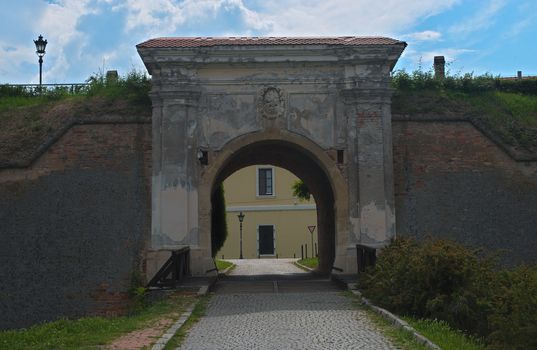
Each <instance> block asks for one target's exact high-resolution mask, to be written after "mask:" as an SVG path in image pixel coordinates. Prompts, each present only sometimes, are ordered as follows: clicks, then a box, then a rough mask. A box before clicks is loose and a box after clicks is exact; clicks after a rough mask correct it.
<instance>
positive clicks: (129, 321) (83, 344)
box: [0, 294, 194, 350]
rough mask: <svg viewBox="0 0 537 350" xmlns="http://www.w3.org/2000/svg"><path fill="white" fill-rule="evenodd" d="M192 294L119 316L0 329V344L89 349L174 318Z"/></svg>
mask: <svg viewBox="0 0 537 350" xmlns="http://www.w3.org/2000/svg"><path fill="white" fill-rule="evenodd" d="M193 300H194V297H193V296H189V295H180V294H174V295H172V296H170V297H169V298H166V299H164V300H161V301H158V302H156V303H154V304H152V305H150V306H146V307H143V308H142V309H141V310H140V311H138V312H137V313H136V314H133V315H130V316H123V317H112V318H103V317H85V318H80V319H76V320H68V319H62V320H58V321H54V322H49V323H44V324H40V325H35V326H33V327H30V328H27V329H21V330H11V331H1V332H0V348H1V349H10V350H17V349H21V350H23V349H24V350H26V349H36V350H41V349H89V348H95V347H97V346H101V345H105V344H107V343H110V342H111V341H113V340H114V339H116V338H118V337H120V336H122V335H124V334H127V333H129V332H132V331H134V330H137V329H141V328H144V327H147V326H150V325H151V324H153V323H154V322H156V321H157V320H158V319H160V318H162V317H164V316H165V317H166V318H173V319H178V318H179V316H180V315H181V313H182V312H183V311H184V309H185V308H186V306H187V305H188V304H189V303H191V302H192V301H193Z"/></svg>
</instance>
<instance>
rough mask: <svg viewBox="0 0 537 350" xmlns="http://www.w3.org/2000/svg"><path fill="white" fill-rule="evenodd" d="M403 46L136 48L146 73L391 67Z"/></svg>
mask: <svg viewBox="0 0 537 350" xmlns="http://www.w3.org/2000/svg"><path fill="white" fill-rule="evenodd" d="M404 48H405V46H404V45H403V44H394V45H364V46H350V47H348V46H344V47H328V46H324V45H297V46H271V45H267V46H218V47H193V48H141V47H139V48H138V53H139V54H140V56H141V57H142V60H143V61H144V63H145V65H146V67H147V69H148V71H149V73H150V74H153V73H152V71H153V70H154V69H159V68H162V67H164V66H188V67H192V66H195V67H200V66H207V65H211V64H222V63H227V64H231V63H265V64H267V63H269V64H270V63H282V62H283V63H292V62H302V63H315V62H319V63H320V62H331V63H337V62H340V63H344V64H360V63H361V64H366V63H368V62H376V63H378V62H379V61H384V62H385V63H386V64H389V65H391V66H393V64H395V62H396V60H397V59H398V58H399V56H400V55H401V53H402V51H403V50H404Z"/></svg>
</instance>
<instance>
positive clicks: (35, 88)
mask: <svg viewBox="0 0 537 350" xmlns="http://www.w3.org/2000/svg"><path fill="white" fill-rule="evenodd" d="M89 87H90V84H89V83H61V84H42V85H39V84H0V91H2V90H7V89H10V90H12V91H13V93H15V92H17V94H18V93H21V92H22V93H25V94H27V95H38V94H41V93H44V92H61V93H69V94H77V93H82V92H86V91H87V90H88V88H89ZM6 88H7V89H6ZM2 92H4V91H2ZM6 92H7V91H6ZM7 94H9V92H7Z"/></svg>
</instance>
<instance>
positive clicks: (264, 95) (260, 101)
mask: <svg viewBox="0 0 537 350" xmlns="http://www.w3.org/2000/svg"><path fill="white" fill-rule="evenodd" d="M257 111H258V113H259V114H260V115H261V116H262V117H263V118H266V119H270V120H273V119H276V118H279V117H282V116H283V114H284V112H285V99H284V96H283V92H282V91H281V90H280V89H278V88H277V87H274V86H269V87H266V88H264V89H262V90H261V91H260V92H259V94H258V98H257Z"/></svg>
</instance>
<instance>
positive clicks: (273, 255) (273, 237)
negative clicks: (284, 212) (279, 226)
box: [257, 224, 277, 257]
mask: <svg viewBox="0 0 537 350" xmlns="http://www.w3.org/2000/svg"><path fill="white" fill-rule="evenodd" d="M259 226H272V241H273V244H274V253H273V254H259ZM276 255H277V254H276V225H274V224H257V256H259V257H275V256H276Z"/></svg>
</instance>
